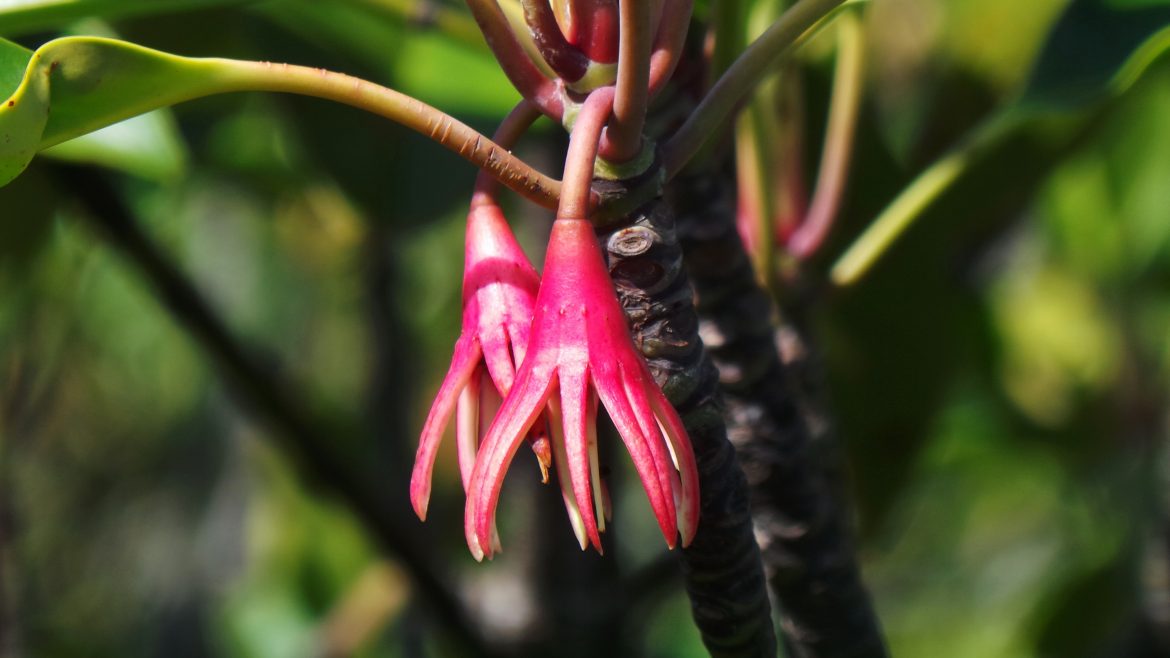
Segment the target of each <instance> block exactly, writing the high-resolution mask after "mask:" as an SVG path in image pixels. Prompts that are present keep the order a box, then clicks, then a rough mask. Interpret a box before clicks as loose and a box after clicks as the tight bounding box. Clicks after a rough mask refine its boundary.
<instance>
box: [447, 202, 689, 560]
mask: <svg viewBox="0 0 1170 658" xmlns="http://www.w3.org/2000/svg"><path fill="white" fill-rule="evenodd" d="M598 398H600V401H601V403H602V404H603V405H605V408H606V409H607V410H608V411H609V415H610V417H611V418H612V419H613V422H614V425H615V426H616V427H617V430H618V433H619V434H620V435H621V437H622V441H623V442H624V443H625V445H626V449H627V450H628V451H629V453H630V456H631V458H632V459H633V462H634V467H635V469H636V470H637V472H638V476H639V477H640V478H641V480H642V486H643V487H644V488H645V490H646V494H647V496H648V497H649V499H650V506H651V508H652V509H653V510H654V514H655V516H656V517H657V519H658V524H659V527H660V528H661V530H662V533H663V535H664V536H665V537H666V543H667V545H668V546H670V547H671V548H673V547H674V545H675V543H676V538H677V536H678V533H679V532H681V534H682V543H683V545H684V546H686V545H687V544H689V543H690V541H691V539H692V538H693V537H694V533H695V527H696V525H697V523H698V515H699V490H698V471H697V469H696V467H695V458H694V454H693V452H692V449H691V444H690V439H689V438H688V437H687V434H686V430H685V429H684V428H683V424H682V421H681V420H680V419H679V417H678V414H677V413H676V412H675V411H674V409H673V407H671V405H670V403H669V402H668V401H667V400H666V397H665V396H664V395H663V394H662V391H661V390H660V389H659V388H658V386H657V384H655V382H654V379H653V377H652V376H651V374H650V370H649V368H648V367H647V365H646V362H645V361H644V360H643V358H642V356H641V355H640V354H639V353H638V352H637V350H636V349H635V348H634V344H633V341H632V339H631V338H630V333H629V329H628V328H627V326H626V319H625V316H624V315H623V314H622V309H621V307H620V306H619V305H618V301H617V298H616V296H615V294H614V290H613V284H612V283H611V282H610V279H609V275H608V273H607V272H606V269H605V263H604V262H603V261H602V257H601V251H600V248H599V247H598V245H597V239H596V236H595V235H594V233H593V227H592V225H591V224H590V223H589V221H587V220H584V219H563V218H562V219H557V220H556V222H555V223H554V224H553V228H552V235H551V237H550V239H549V246H548V253H547V256H546V260H545V271H544V279H543V282H542V283H541V285H540V292H539V294H538V295H537V298H536V315H535V317H534V318H533V321H532V333H531V337H530V339H529V342H528V350H527V355H526V356H525V358H524V361H523V364H522V366H521V367H520V370H519V372H517V374H516V381H515V384H514V385H513V387H512V390H511V392H510V393H508V394H507V396H506V397H505V399H504V402H503V406H502V407H501V408H500V410H499V413H498V415H497V416H496V419H495V421H494V422H493V423H492V425H491V427H490V428H489V429H488V432H487V435H486V436H485V437H484V440H483V444H482V446H481V447H480V450H479V455H478V458H477V459H476V460H475V468H474V471H473V472H472V475H471V481H470V484H469V486H468V489H467V510H466V514H465V516H464V530H465V534H466V535H467V544H468V547H469V548H470V549H471V552H472V555H474V556H475V558H476V559H477V560H480V559H483V557H484V556H487V557H491V556H492V554H493V552H494V551H495V550H498V546H497V543H496V541H493V539H494V536H493V528H494V525H495V512H496V505H497V503H498V501H499V495H500V488H501V486H502V485H503V480H504V474H505V472H506V471H507V468H508V465H509V464H510V463H511V461H512V458H513V456H514V455H515V454H516V450H517V449H518V447H519V446H520V443H521V441H522V440H523V439H524V436H525V433H526V432H528V430H529V428H530V427H531V426H532V425H533V423H535V422H536V421H537V420H538V418H539V417H540V416H541V414H542V413H544V412H546V410H547V413H548V418H549V425H550V429H551V435H552V436H551V438H552V452H553V455H554V458H555V460H556V470H557V474H558V478H559V479H560V481H561V486H562V489H563V491H564V493H565V501H566V506H567V507H568V508H569V512H570V518H571V519H572V520H573V526H574V531H575V532H576V534H577V538H578V541H580V543H581V547H582V548H585V547H586V545H587V544H592V545H593V546H594V548H596V549H597V550H598V551H599V552H600V551H601V538H600V536H599V528H598V522H600V523H601V524H602V525H601V530H604V519H605V515H604V514H603V512H602V508H603V500H602V498H603V497H604V496H603V492H602V491H599V490H600V488H601V483H600V478H599V476H598V467H597V440H596V433H597V430H596V416H597V400H598Z"/></svg>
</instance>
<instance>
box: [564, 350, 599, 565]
mask: <svg viewBox="0 0 1170 658" xmlns="http://www.w3.org/2000/svg"><path fill="white" fill-rule="evenodd" d="M559 374H560V389H561V414H562V415H563V417H564V432H565V434H564V442H565V452H566V454H567V455H568V461H569V480H570V482H572V484H573V496H574V498H575V499H576V501H577V509H578V510H580V512H581V520H582V521H583V522H584V524H585V531H586V533H587V534H588V535H589V542H590V543H591V544H593V548H595V549H597V552H598V553H601V552H602V550H601V537H600V536H599V535H598V530H597V516H596V512H595V510H596V506H595V505H594V502H593V492H592V491H591V486H590V485H591V476H592V469H591V468H590V450H589V448H590V446H589V434H590V432H589V426H590V425H594V426H596V424H597V417H596V415H593V416H591V415H589V413H588V411H589V410H588V407H589V379H588V378H589V372H588V369H587V368H585V367H577V366H574V367H566V366H562V367H561V369H560V371H559Z"/></svg>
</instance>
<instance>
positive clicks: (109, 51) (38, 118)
mask: <svg viewBox="0 0 1170 658" xmlns="http://www.w3.org/2000/svg"><path fill="white" fill-rule="evenodd" d="M6 49H7V50H8V51H11V47H10V46H6ZM14 59H15V58H14V57H13V56H12V55H11V54H10V55H9V57H8V60H9V61H12V60H14ZM221 61H222V60H199V59H187V58H183V57H178V56H175V55H168V54H166V53H162V52H159V51H156V50H150V49H148V48H143V47H141V46H136V45H133V44H129V43H125V42H121V41H114V40H111V39H102V38H96V37H67V38H64V39H57V40H55V41H50V42H49V43H47V44H45V45H44V46H42V47H41V48H39V49H38V50H37V51H36V52H35V53H34V54H33V55H32V57H31V59H29V60H28V65H27V67H26V68H25V71H24V77H23V79H22V80H21V82H20V84H19V86H18V87H17V88H16V90H15V91H14V92H13V93H12V94H11V95H10V96H9V97H8V98H7V100H5V101H3V102H2V103H0V185H3V184H6V183H8V182H9V181H11V180H12V179H13V178H15V177H16V176H17V175H18V174H19V173H20V172H21V171H23V170H24V168H25V167H27V166H28V163H29V162H30V161H31V160H32V158H33V156H34V155H35V154H36V152H37V151H38V150H41V149H44V148H48V147H50V146H54V145H56V144H60V143H61V142H64V141H66V140H69V139H72V138H74V137H78V136H80V135H84V134H85V133H89V132H93V131H95V130H97V129H99V128H103V127H105V126H108V125H111V124H113V123H117V122H118V121H121V120H123V119H127V118H129V117H132V116H135V115H138V114H142V113H144V112H147V111H150V110H153V109H157V108H159V107H165V106H167V105H173V104H175V103H178V102H181V101H184V100H189V99H191V98H195V97H198V96H201V95H207V94H210V93H215V92H217V91H221V90H223V87H224V84H223V80H222V79H221V78H222V75H221V73H222V70H221V68H222V67H220V66H217V62H221ZM10 75H11V74H10V72H8V73H6V74H5V75H4V76H3V77H8V76H10ZM3 77H0V79H3ZM50 106H51V109H52V111H50Z"/></svg>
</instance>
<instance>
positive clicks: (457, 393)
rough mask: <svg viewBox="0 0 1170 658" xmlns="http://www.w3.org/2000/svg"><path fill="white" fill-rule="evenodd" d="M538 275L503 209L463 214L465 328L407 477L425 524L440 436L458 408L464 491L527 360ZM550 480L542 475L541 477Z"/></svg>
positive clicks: (539, 449) (544, 465)
mask: <svg viewBox="0 0 1170 658" xmlns="http://www.w3.org/2000/svg"><path fill="white" fill-rule="evenodd" d="M539 286H540V277H539V276H538V275H537V274H536V270H535V269H533V267H532V265H531V264H530V263H529V262H528V259H527V258H526V257H525V256H524V252H523V251H522V250H521V249H520V245H519V244H518V243H517V242H516V238H515V236H513V235H512V231H511V230H510V229H509V228H508V223H507V221H505V219H504V215H503V212H502V211H501V210H500V207H499V206H498V205H496V204H495V203H491V202H479V203H474V204H473V205H472V208H471V211H470V212H469V213H468V216H467V245H466V250H465V263H464V272H463V330H462V333H461V335H460V336H459V340H458V341H456V343H455V355H454V357H453V358H452V359H451V367H450V369H449V370H448V371H447V376H446V378H445V379H444V380H443V383H442V385H441V386H440V387H439V392H438V394H436V396H435V401H434V403H433V404H432V406H431V411H430V413H429V414H428V415H427V419H426V422H425V423H424V424H423V430H422V436H421V438H420V439H419V444H418V454H417V455H416V457H415V462H414V472H413V474H412V475H411V478H410V502H411V504H412V505H413V506H414V511H415V512H416V513H417V514H418V516H419V518H420V519H423V520H426V516H427V505H428V503H429V501H430V496H431V472H432V470H433V468H434V464H435V454H436V452H437V451H438V449H439V442H440V440H441V439H442V438H443V431H444V430H445V429H446V427H447V423H448V421H449V420H450V418H451V413H452V411H453V410H456V407H457V413H456V416H457V421H456V429H455V435H456V442H457V444H458V453H459V471H460V474H461V475H462V478H463V488H464V489H465V490H466V489H467V486H468V484H469V481H470V478H471V472H472V466H473V464H474V463H475V458H476V452H477V450H478V447H479V439H480V437H481V436H482V435H483V434H484V430H485V429H486V427H487V426H488V423H489V422H491V419H492V418H493V416H494V411H495V409H497V408H498V407H499V405H500V398H501V395H507V394H508V392H509V391H510V390H511V389H512V383H513V381H514V380H515V378H516V369H517V368H518V367H519V365H520V363H521V362H522V361H523V360H524V353H525V347H526V346H527V345H528V338H529V337H528V331H529V326H530V324H531V321H532V313H533V304H534V301H535V298H536V292H537V289H538V287H539ZM535 437H536V438H534V442H533V448H534V450H535V452H536V455H537V459H538V461H539V462H540V466H541V470H542V472H544V473H546V474H547V470H548V467H549V465H550V464H551V461H552V460H551V454H550V452H549V449H548V441H547V439H546V438H544V437H543V435H535ZM546 477H547V475H546Z"/></svg>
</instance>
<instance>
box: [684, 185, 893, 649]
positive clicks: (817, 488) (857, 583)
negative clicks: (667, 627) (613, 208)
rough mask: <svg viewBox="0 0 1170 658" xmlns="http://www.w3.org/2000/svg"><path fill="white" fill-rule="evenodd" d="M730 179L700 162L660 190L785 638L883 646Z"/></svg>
mask: <svg viewBox="0 0 1170 658" xmlns="http://www.w3.org/2000/svg"><path fill="white" fill-rule="evenodd" d="M733 185H734V181H733V180H732V179H731V177H730V176H723V175H721V174H719V173H717V172H709V173H700V174H694V175H690V176H687V177H685V178H683V179H678V180H676V181H675V182H674V183H673V184H672V185H671V186H670V187H669V188H668V193H667V194H668V198H669V200H670V202H671V204H672V205H673V206H674V207H675V208H676V209H677V213H678V221H679V233H680V235H681V237H682V245H683V249H684V252H685V254H686V263H687V268H688V270H689V271H690V273H691V277H692V280H693V281H694V284H695V292H696V296H697V298H698V312H699V318H700V322H701V323H702V332H701V333H702V335H703V339H704V341H705V342H706V343H707V346H708V348H709V349H710V351H711V355H712V360H713V361H714V362H715V364H716V366H717V367H718V369H719V375H720V380H721V382H720V383H721V385H722V388H723V391H724V399H725V400H726V404H727V406H726V410H725V412H724V417H725V418H726V421H727V426H728V436H729V437H730V439H731V441H732V443H734V444H735V447H736V452H737V454H738V457H739V461H740V463H741V464H742V466H743V469H744V471H745V473H746V474H747V479H748V485H749V487H750V489H751V501H752V517H753V521H754V523H755V531H756V538H757V539H758V541H759V542H760V547H761V549H762V552H763V558H764V565H765V568H766V570H767V574H768V582H769V585H770V588H771V590H772V593H773V596H774V597H775V598H776V600H777V602H778V607H779V611H780V628H781V632H782V634H783V636H784V640H785V645H786V647H787V648H788V650H789V653H790V654H791V655H793V656H796V657H799V658H853V657H866V658H870V657H874V658H878V657H884V656H886V655H887V651H886V648H885V644H884V642H883V639H882V634H881V629H880V627H879V624H878V620H877V617H876V616H875V615H874V612H873V609H872V607H871V605H870V600H869V595H868V593H867V592H866V590H865V586H864V584H863V583H862V581H861V577H860V573H859V570H858V567H857V563H856V561H855V559H854V554H853V545H852V541H851V537H850V533H849V529H848V528H849V525H848V522H847V517H846V515H845V511H844V509H842V507H841V506H840V505H839V504H838V503H837V501H836V497H835V496H834V495H833V492H832V491H831V489H830V487H829V486H827V483H826V480H825V478H824V477H823V472H822V470H821V464H820V463H819V462H818V460H817V459H815V458H814V455H813V454H812V452H811V450H810V442H809V427H808V426H807V424H806V421H807V419H806V418H805V417H803V416H802V414H801V409H799V408H798V406H797V403H796V396H795V394H794V391H793V389H792V384H791V382H790V381H789V379H788V377H789V375H788V373H787V372H786V371H785V368H784V366H783V365H782V363H781V361H780V358H779V355H778V354H777V350H776V344H775V339H774V336H775V331H776V313H775V310H774V309H773V307H772V303H771V300H770V299H769V297H768V295H767V294H766V293H765V292H764V291H763V290H762V289H761V288H760V287H759V286H758V285H757V283H756V279H755V275H754V273H753V271H752V267H751V264H750V262H749V260H748V258H747V254H746V253H745V252H744V249H743V245H742V243H741V242H740V239H739V235H738V233H737V231H736V227H735V195H734V187H733Z"/></svg>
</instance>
